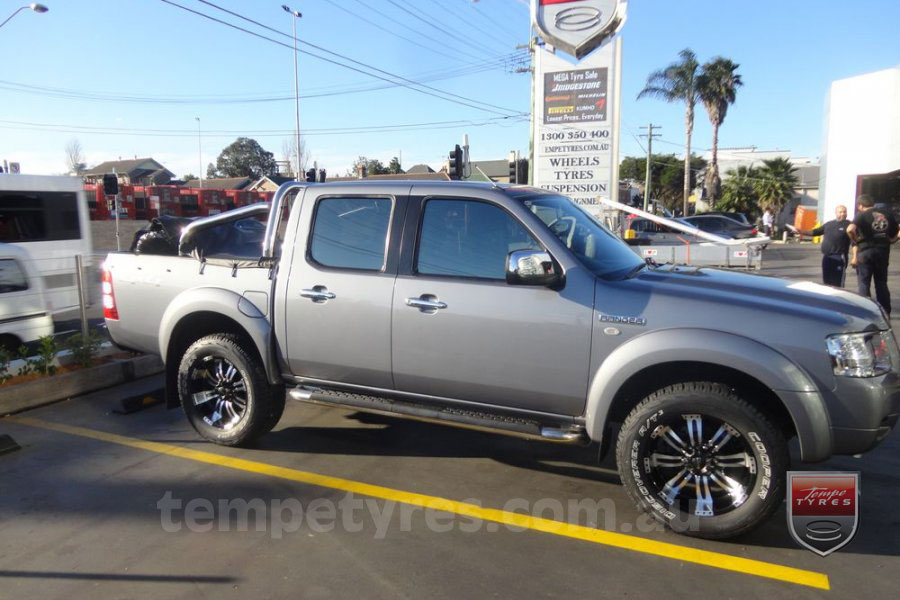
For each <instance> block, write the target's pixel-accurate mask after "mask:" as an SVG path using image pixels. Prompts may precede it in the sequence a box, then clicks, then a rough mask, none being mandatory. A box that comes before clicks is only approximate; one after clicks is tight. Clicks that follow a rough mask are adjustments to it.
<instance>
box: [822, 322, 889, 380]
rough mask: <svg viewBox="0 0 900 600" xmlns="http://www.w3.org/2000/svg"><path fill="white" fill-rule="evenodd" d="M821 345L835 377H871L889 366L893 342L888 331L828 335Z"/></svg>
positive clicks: (882, 373) (883, 371) (879, 373)
mask: <svg viewBox="0 0 900 600" xmlns="http://www.w3.org/2000/svg"><path fill="white" fill-rule="evenodd" d="M825 342H826V344H827V346H828V354H830V355H831V364H832V366H833V367H834V374H835V375H843V376H844V377H875V376H877V375H884V374H885V373H887V372H888V371H890V370H891V368H892V366H893V361H892V360H891V357H892V355H893V354H894V353H895V352H896V349H895V346H896V342H894V336H893V335H892V334H891V332H890V331H873V332H869V333H848V334H842V335H832V336H829V337H827V338H826V339H825Z"/></svg>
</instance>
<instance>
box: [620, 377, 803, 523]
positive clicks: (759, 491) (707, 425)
mask: <svg viewBox="0 0 900 600" xmlns="http://www.w3.org/2000/svg"><path fill="white" fill-rule="evenodd" d="M616 459H617V464H618V468H619V474H620V476H621V478H622V482H623V484H624V485H625V489H626V490H627V491H628V494H629V495H630V496H631V498H632V499H633V500H634V501H635V502H636V503H637V505H638V506H639V507H640V508H641V509H643V510H644V511H646V512H648V513H649V514H651V515H652V516H653V517H655V518H656V519H658V520H660V521H662V522H663V523H665V524H666V525H667V526H669V527H671V528H672V529H673V530H676V531H678V532H679V533H684V534H686V535H691V536H696V537H703V538H711V539H715V538H725V537H732V536H736V535H740V534H742V533H745V532H747V531H750V530H752V529H754V528H755V527H757V526H759V525H760V524H762V523H763V522H764V521H766V520H767V519H768V518H769V517H770V516H771V515H772V513H774V512H775V510H776V509H777V508H778V507H779V506H780V505H781V501H782V498H783V496H784V477H785V472H786V471H787V467H788V452H787V444H786V441H785V439H784V436H783V435H782V434H781V433H780V432H779V431H778V430H777V429H776V428H775V427H774V426H773V425H772V424H771V422H770V421H769V420H768V418H767V417H766V416H765V415H764V414H762V413H761V412H760V411H759V410H758V409H756V408H755V407H754V406H752V405H751V404H749V403H748V402H746V401H745V400H743V399H742V398H740V397H739V396H737V395H736V394H735V393H734V392H733V391H732V390H731V389H730V388H729V387H728V386H725V385H723V384H719V383H709V382H689V383H680V384H676V385H672V386H668V387H665V388H662V389H660V390H658V391H656V392H654V393H653V394H651V395H650V396H648V397H647V398H645V399H644V400H643V401H642V402H641V403H640V404H638V405H637V406H636V407H635V408H634V410H632V412H631V414H629V415H628V417H627V418H626V419H625V423H624V424H623V425H622V430H621V431H620V433H619V439H618V444H617V448H616Z"/></svg>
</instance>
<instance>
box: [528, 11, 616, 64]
mask: <svg viewBox="0 0 900 600" xmlns="http://www.w3.org/2000/svg"><path fill="white" fill-rule="evenodd" d="M627 4H628V2H627V0H531V20H532V21H533V22H534V25H535V27H536V28H537V30H538V33H539V34H540V36H541V38H543V40H544V41H545V42H547V43H548V44H550V45H552V46H555V47H557V48H559V49H560V50H563V51H565V52H567V53H569V54H571V55H572V56H574V57H575V58H577V59H579V60H580V59H581V58H582V57H584V56H586V55H587V54H589V53H590V52H591V51H592V50H594V49H595V48H597V47H598V46H600V45H601V44H603V42H605V41H606V40H607V39H609V38H610V37H612V36H613V35H615V34H616V32H617V31H619V29H621V27H622V25H623V24H624V23H625V9H626V5H627Z"/></svg>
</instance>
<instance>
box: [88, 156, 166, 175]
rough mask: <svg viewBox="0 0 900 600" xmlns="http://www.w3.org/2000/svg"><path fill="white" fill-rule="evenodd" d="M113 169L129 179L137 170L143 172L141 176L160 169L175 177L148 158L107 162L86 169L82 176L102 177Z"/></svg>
mask: <svg viewBox="0 0 900 600" xmlns="http://www.w3.org/2000/svg"><path fill="white" fill-rule="evenodd" d="M113 169H115V170H116V173H119V174H121V175H128V176H129V177H130V176H132V172H134V171H137V170H140V171H143V174H144V175H146V174H148V173H153V172H155V171H158V170H160V169H162V170H164V171H166V172H168V173H169V175H171V176H173V177H174V176H175V174H174V173H172V172H171V171H169V170H168V169H166V168H165V167H164V166H162V165H161V164H159V163H158V162H156V161H155V160H153V159H152V158H150V157H147V158H133V159H130V160H108V161H106V162H102V163H100V164H99V165H97V166H95V167H92V168H90V169H88V170H87V171H85V172H84V175H103V174H105V173H112V172H113Z"/></svg>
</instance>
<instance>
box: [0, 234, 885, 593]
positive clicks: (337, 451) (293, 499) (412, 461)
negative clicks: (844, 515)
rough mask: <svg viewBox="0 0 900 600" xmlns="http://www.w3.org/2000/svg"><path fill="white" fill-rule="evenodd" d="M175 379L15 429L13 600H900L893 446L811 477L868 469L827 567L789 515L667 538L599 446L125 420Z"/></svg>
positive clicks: (8, 531)
mask: <svg viewBox="0 0 900 600" xmlns="http://www.w3.org/2000/svg"><path fill="white" fill-rule="evenodd" d="M898 266H900V260H895V261H894V267H893V268H892V279H893V281H892V283H893V286H892V287H894V288H895V289H896V290H897V292H896V293H897V296H896V297H897V298H900V285H898V284H900V268H898ZM764 272H766V273H769V274H777V275H781V276H787V277H797V278H807V279H811V280H818V276H819V271H818V259H817V255H816V254H815V248H810V247H809V246H803V247H801V246H783V247H782V246H773V247H771V248H770V249H769V250H767V255H766V261H765V267H764ZM848 279H851V280H852V281H849V282H848V284H850V285H853V286H854V287H855V275H851V276H850V277H849V278H848ZM850 285H848V287H850ZM159 386H160V380H159V378H149V379H144V380H140V381H136V382H132V383H130V384H127V385H124V386H120V387H117V388H110V389H107V390H104V391H101V392H97V393H94V394H91V395H88V396H85V397H82V398H78V399H73V400H70V401H66V402H61V403H58V404H54V405H51V406H46V407H43V408H40V409H36V410H32V411H28V412H26V413H21V414H19V415H16V416H14V417H7V418H5V419H2V420H0V434H3V433H6V434H9V435H11V436H12V437H13V438H14V439H15V440H16V442H17V443H18V444H19V445H21V449H19V450H16V451H13V452H10V453H8V454H2V455H0V539H2V540H3V541H4V543H3V544H2V545H0V598H20V597H38V598H61V597H65V598H67V599H69V598H82V597H97V596H100V597H128V598H140V597H152V598H154V600H157V599H162V598H182V597H198V596H199V597H212V596H215V597H218V598H223V597H225V598H231V597H233V598H239V597H251V596H252V597H263V598H264V597H287V596H290V597H298V596H299V597H303V598H346V597H364V598H397V597H408V598H418V597H424V596H428V597H433V598H459V597H499V598H506V597H525V598H531V597H597V596H615V597H620V596H632V597H648V596H660V597H662V596H666V597H671V596H689V595H690V596H694V597H696V596H697V595H702V596H708V595H715V596H716V597H721V598H731V597H767V598H806V597H820V596H823V595H830V596H834V597H860V596H864V595H865V596H872V597H892V596H894V595H896V590H897V584H896V574H897V573H898V572H900V517H898V516H897V513H896V510H895V508H894V505H893V502H892V499H893V497H894V496H895V494H896V490H897V489H900V468H898V467H900V458H898V457H900V436H898V435H896V434H895V435H892V436H889V437H888V439H887V440H886V441H885V443H883V444H882V445H881V446H880V447H879V448H877V449H875V450H874V451H872V452H871V453H869V454H866V455H864V456H863V457H861V458H853V457H840V458H835V459H832V460H830V461H828V462H826V463H822V464H816V465H803V464H800V463H795V464H794V465H793V468H794V469H796V470H805V469H809V470H852V471H860V472H861V487H862V497H861V505H860V511H861V520H860V529H859V533H858V534H857V536H856V538H855V539H854V540H853V541H852V542H851V543H850V544H849V545H848V546H846V547H845V548H843V549H842V550H840V551H838V552H837V553H835V554H832V555H830V556H829V557H827V558H820V557H819V556H817V555H814V554H812V553H811V552H809V551H807V550H804V549H801V548H799V547H798V546H797V545H796V544H795V543H794V541H793V540H792V539H791V538H790V536H789V534H788V532H787V528H786V524H785V518H786V517H785V513H784V510H781V511H780V512H779V513H777V514H776V516H775V518H774V519H773V520H772V521H770V522H769V523H767V524H766V525H765V526H764V527H762V528H761V529H759V530H757V531H756V532H754V533H752V534H750V535H748V536H745V537H743V538H740V539H736V540H730V541H724V542H711V541H701V540H693V539H690V538H685V537H682V536H678V535H675V534H672V533H670V532H667V531H661V530H659V529H658V528H657V527H656V526H655V524H653V523H651V522H649V521H648V520H647V519H646V518H645V517H644V516H642V515H640V514H639V513H638V512H637V511H636V510H635V509H634V507H633V505H632V504H631V502H630V501H629V500H628V498H627V497H626V495H625V492H624V490H623V489H622V488H621V486H620V484H619V480H618V476H617V474H616V472H615V468H614V465H613V462H612V459H611V457H609V458H606V459H605V460H604V461H603V462H602V463H600V464H598V463H597V448H596V447H586V448H581V447H570V446H558V445H552V444H546V443H540V442H531V441H525V440H520V439H516V438H509V437H504V436H500V435H491V434H486V433H480V432H474V431H467V430H461V429H454V428H449V427H440V426H436V425H430V424H425V423H418V422H411V421H403V420H399V419H393V418H387V417H380V416H373V415H367V414H363V413H358V412H355V411H350V410H339V409H333V408H325V407H319V406H311V405H306V404H300V403H295V402H289V404H288V407H287V409H286V411H285V416H284V417H283V418H282V420H281V422H280V424H279V425H278V426H277V427H276V429H275V430H274V431H273V432H272V433H270V434H269V435H267V436H265V437H264V438H263V439H262V440H261V441H260V442H259V444H258V446H257V447H254V448H251V449H230V448H223V447H217V446H214V445H211V444H208V443H205V442H202V441H201V440H200V439H199V438H198V437H197V435H196V434H195V433H194V432H193V430H192V429H191V428H190V426H189V425H188V424H187V422H186V421H185V419H184V418H183V415H182V414H181V412H180V411H178V410H171V411H167V410H166V409H165V408H163V407H162V406H155V407H150V408H147V409H145V410H143V411H140V412H137V413H133V414H130V415H119V414H115V413H113V412H112V408H113V407H114V406H115V405H116V402H117V401H118V400H119V399H120V398H122V397H124V396H130V395H135V394H141V393H144V392H148V391H150V390H152V389H155V388H157V387H159ZM527 515H531V517H530V518H529V517H528V516H527Z"/></svg>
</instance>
